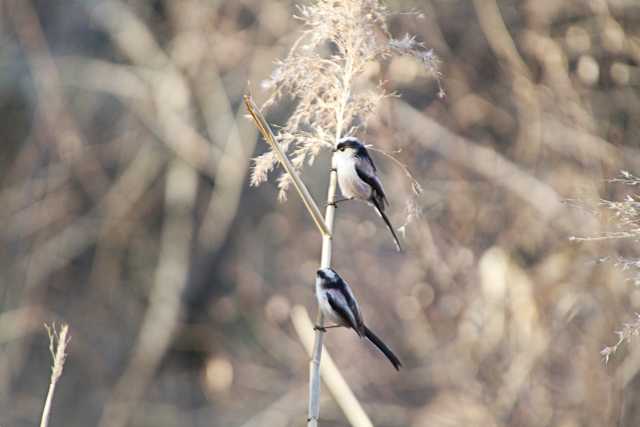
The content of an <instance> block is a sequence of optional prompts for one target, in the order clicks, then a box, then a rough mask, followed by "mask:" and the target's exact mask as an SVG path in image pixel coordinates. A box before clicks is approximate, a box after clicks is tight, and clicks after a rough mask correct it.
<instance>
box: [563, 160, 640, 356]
mask: <svg viewBox="0 0 640 427" xmlns="http://www.w3.org/2000/svg"><path fill="white" fill-rule="evenodd" d="M608 182H609V183H616V184H623V185H626V186H629V187H637V186H638V185H640V177H638V176H636V175H634V174H632V173H631V172H628V171H625V170H623V171H621V172H620V176H618V177H617V178H612V179H609V180H608ZM598 205H599V207H601V208H603V209H604V210H605V211H606V212H608V213H609V214H610V215H609V218H610V221H611V222H612V223H613V226H614V228H615V229H614V230H609V231H605V232H603V233H600V234H598V235H593V236H571V237H570V238H569V239H570V240H574V241H595V240H611V239H633V240H636V241H637V240H638V239H639V238H640V200H639V199H638V196H637V195H632V194H627V195H626V196H625V197H624V199H623V200H622V201H615V200H606V199H601V200H600V201H599V203H598ZM577 207H579V208H584V206H583V205H582V204H581V203H578V205H577ZM588 211H590V212H591V213H593V214H594V215H596V216H599V212H597V211H596V210H593V209H592V210H588ZM598 262H611V263H613V265H614V267H617V268H619V269H621V270H623V271H626V272H631V277H630V278H629V280H632V281H633V283H634V284H635V285H636V286H638V285H640V259H639V258H634V257H623V256H619V255H618V256H612V257H609V256H605V257H602V258H600V259H598ZM615 334H616V335H617V336H618V340H617V341H616V342H615V344H613V345H611V346H606V347H604V348H603V349H602V350H601V351H600V355H601V356H602V359H603V362H604V363H605V364H607V363H608V362H609V359H610V358H611V356H613V354H614V353H615V352H616V351H617V350H618V348H619V347H620V346H621V345H622V344H623V343H624V342H625V341H627V342H628V341H631V340H632V339H633V337H637V336H638V335H640V314H638V313H636V315H635V318H634V319H633V320H632V321H631V322H627V323H624V324H623V325H622V329H620V330H618V331H615Z"/></svg>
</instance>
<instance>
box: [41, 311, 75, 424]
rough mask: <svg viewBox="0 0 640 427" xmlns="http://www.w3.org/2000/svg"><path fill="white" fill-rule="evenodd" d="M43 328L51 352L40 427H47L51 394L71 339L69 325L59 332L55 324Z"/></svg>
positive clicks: (62, 367) (59, 374) (60, 373)
mask: <svg viewBox="0 0 640 427" xmlns="http://www.w3.org/2000/svg"><path fill="white" fill-rule="evenodd" d="M44 327H45V328H47V334H49V351H50V352H51V357H52V359H53V365H52V366H51V380H50V382H49V391H48V393H47V399H46V400H45V403H44V408H43V410H42V418H41V419H40V427H47V426H48V425H49V415H50V413H51V402H52V401H53V394H54V393H55V391H56V385H57V384H58V380H59V379H60V376H61V375H62V370H63V369H64V362H65V360H66V359H67V344H69V340H70V339H71V337H69V325H66V324H65V325H62V327H61V328H60V330H59V331H58V330H57V329H56V325H55V324H54V325H53V326H49V325H47V324H45V325H44Z"/></svg>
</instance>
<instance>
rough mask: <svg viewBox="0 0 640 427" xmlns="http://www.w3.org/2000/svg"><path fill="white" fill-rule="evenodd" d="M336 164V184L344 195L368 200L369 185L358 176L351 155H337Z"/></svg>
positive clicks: (369, 194) (369, 195) (369, 193)
mask: <svg viewBox="0 0 640 427" xmlns="http://www.w3.org/2000/svg"><path fill="white" fill-rule="evenodd" d="M336 166H337V169H338V185H340V191H341V192H342V195H343V196H345V197H350V198H352V197H353V198H356V199H362V200H369V197H371V187H370V186H369V184H367V183H366V182H364V181H363V180H362V179H360V177H359V176H358V172H356V164H355V161H354V159H353V158H352V157H350V158H346V157H344V156H338V158H337V162H336Z"/></svg>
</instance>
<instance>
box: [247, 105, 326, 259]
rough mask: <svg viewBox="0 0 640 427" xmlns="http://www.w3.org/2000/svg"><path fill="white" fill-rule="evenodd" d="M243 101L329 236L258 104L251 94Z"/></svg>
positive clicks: (322, 228)
mask: <svg viewBox="0 0 640 427" xmlns="http://www.w3.org/2000/svg"><path fill="white" fill-rule="evenodd" d="M244 103H245V105H246V106H247V110H249V114H251V117H252V118H253V120H254V121H255V122H256V126H257V127H258V130H260V133H261V134H262V137H263V138H264V139H265V141H267V143H268V144H269V145H270V146H271V149H272V150H273V152H274V153H275V154H276V157H277V158H278V161H279V162H280V164H281V165H282V167H283V168H284V169H285V170H286V171H287V173H288V174H289V175H290V176H291V180H292V181H293V185H294V187H295V188H296V190H297V191H298V194H300V197H301V198H302V201H303V202H304V205H305V207H306V208H307V210H308V211H309V214H311V218H313V221H314V222H315V223H316V226H317V227H318V229H319V230H320V232H321V233H322V235H323V238H326V237H329V238H330V237H331V231H330V229H329V227H327V224H326V223H325V220H323V219H322V214H321V213H320V209H318V205H317V204H316V202H315V201H314V200H313V197H311V193H309V190H308V189H307V186H306V185H304V182H302V179H300V176H299V175H298V173H297V172H296V170H295V168H294V167H293V165H292V164H291V162H290V161H289V158H288V157H287V155H286V154H285V153H284V151H282V149H281V148H280V145H279V144H278V143H277V141H276V137H275V135H274V134H273V131H272V130H271V127H270V126H269V124H268V123H267V121H266V119H265V118H264V116H263V115H262V113H261V112H260V110H259V109H258V106H257V105H256V104H255V102H253V99H251V95H244ZM334 192H335V190H334ZM327 212H328V209H327ZM323 248H324V244H323ZM323 254H324V249H323ZM328 256H329V259H331V253H330V252H329V255H328Z"/></svg>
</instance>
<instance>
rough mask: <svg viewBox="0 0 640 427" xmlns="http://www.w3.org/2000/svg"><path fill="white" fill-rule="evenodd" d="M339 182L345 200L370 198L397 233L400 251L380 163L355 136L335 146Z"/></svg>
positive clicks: (395, 239) (395, 238) (398, 246)
mask: <svg viewBox="0 0 640 427" xmlns="http://www.w3.org/2000/svg"><path fill="white" fill-rule="evenodd" d="M335 157H336V170H337V172H338V185H340V191H341V192H342V195H343V196H344V197H346V199H345V200H350V199H360V200H364V201H366V202H369V203H370V204H371V205H372V206H373V207H374V208H375V209H376V211H377V212H378V214H379V215H380V216H381V217H382V219H383V220H384V222H385V223H386V224H387V227H388V228H389V231H391V234H392V235H393V240H394V242H395V244H396V249H398V252H401V251H402V247H401V246H400V240H399V239H398V236H397V235H396V232H395V230H394V229H393V226H392V225H391V222H390V221H389V218H388V217H387V215H386V214H385V213H384V209H385V207H386V205H388V204H389V202H388V201H387V196H386V194H385V193H384V188H383V187H382V182H381V181H380V178H378V175H377V174H376V165H375V164H374V163H373V160H372V159H371V156H369V152H368V151H367V149H366V147H365V146H364V145H363V144H362V143H361V142H360V141H359V140H358V139H357V138H354V137H352V136H348V137H345V138H342V139H341V140H340V142H339V143H338V145H337V146H336V150H335Z"/></svg>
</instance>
